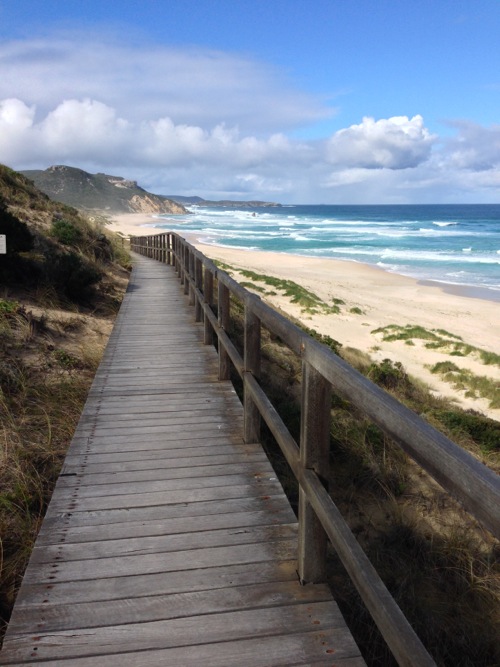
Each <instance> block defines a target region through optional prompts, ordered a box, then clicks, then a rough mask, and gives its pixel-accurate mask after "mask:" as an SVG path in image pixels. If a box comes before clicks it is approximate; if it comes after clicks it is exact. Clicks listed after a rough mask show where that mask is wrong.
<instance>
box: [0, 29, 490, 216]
mask: <svg viewBox="0 0 500 667" xmlns="http://www.w3.org/2000/svg"><path fill="white" fill-rule="evenodd" d="M0 68H1V71H2V77H0V162H4V163H6V164H8V165H9V166H11V167H13V168H17V169H28V168H46V167H48V166H49V165H51V164H61V163H63V164H70V165H73V166H78V167H81V168H83V169H87V170H89V171H106V172H108V173H113V174H116V175H122V176H126V177H128V178H133V179H135V180H138V181H139V182H140V184H141V185H143V186H144V187H146V188H148V189H150V190H152V191H155V192H160V193H164V194H175V193H177V194H184V193H186V194H199V195H202V196H206V197H210V198H219V197H220V198H222V197H233V198H238V197H240V198H248V199H250V198H252V199H253V198H255V199H274V200H278V201H283V202H287V201H288V202H298V203H300V202H309V203H314V202H320V201H321V202H325V203H327V202H338V203H356V202H359V203H363V202H364V203H377V202H401V203H404V202H419V201H420V202H425V201H427V202H440V201H500V189H499V182H500V126H498V125H497V126H492V127H489V128H485V127H481V126H479V125H476V124H473V123H470V122H466V121H461V122H454V123H450V125H451V126H452V128H453V130H454V135H453V136H452V137H450V138H447V139H446V140H441V141H440V140H439V139H438V137H436V136H435V135H433V134H431V133H430V131H429V130H428V128H427V127H426V125H425V123H424V120H423V118H422V116H420V115H418V114H417V115H414V116H413V117H408V116H402V115H401V116H397V115H395V116H393V117H390V118H379V119H374V118H368V117H366V118H363V119H362V120H361V122H360V123H359V124H354V125H351V126H349V127H345V128H342V129H339V130H338V131H336V132H335V133H333V134H332V135H331V136H329V137H328V136H327V137H325V138H324V139H319V140H318V139H316V140H298V139H296V138H295V139H294V138H291V136H288V135H287V133H289V131H290V130H296V129H300V128H301V129H302V130H304V129H305V128H307V127H311V126H312V125H313V124H314V123H315V122H316V121H318V120H320V119H324V118H326V117H328V116H329V115H330V116H331V114H332V109H331V108H328V107H326V106H325V105H323V104H322V103H321V102H320V101H319V100H318V99H316V98H315V97H313V96H310V95H306V94H305V93H302V92H301V91H299V90H296V89H294V87H293V86H292V85H291V83H290V82H289V81H286V80H285V79H284V78H283V75H282V73H280V72H279V71H278V70H275V69H273V68H271V67H268V66H266V65H265V64H263V63H259V62H256V61H254V60H252V59H250V58H245V57H242V56H239V55H234V54H227V53H222V52H217V51H206V50H195V49H173V48H167V47H163V46H162V47H158V46H147V45H146V46H145V45H144V44H141V45H135V46H134V45H133V46H129V45H127V44H125V43H123V44H120V43H118V42H117V41H114V40H109V39H101V40H98V39H96V38H95V37H92V36H88V38H87V39H84V38H83V36H75V35H73V36H72V38H70V37H60V36H59V37H58V36H55V37H54V36H53V37H52V38H51V39H46V40H41V39H40V40H31V41H25V42H10V43H3V44H0ZM2 100H3V101H2ZM301 134H304V132H303V131H302V132H301ZM315 134H316V135H317V133H315Z"/></svg>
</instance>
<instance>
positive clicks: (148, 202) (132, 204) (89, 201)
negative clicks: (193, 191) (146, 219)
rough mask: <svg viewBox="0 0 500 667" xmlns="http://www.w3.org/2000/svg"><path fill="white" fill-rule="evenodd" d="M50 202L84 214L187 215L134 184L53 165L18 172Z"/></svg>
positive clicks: (174, 205)
mask: <svg viewBox="0 0 500 667" xmlns="http://www.w3.org/2000/svg"><path fill="white" fill-rule="evenodd" d="M21 173H22V174H23V175H24V176H26V177H27V178H29V179H30V180H32V181H33V182H34V183H35V185H36V186H37V187H38V188H39V189H40V190H41V191H42V192H44V193H45V194H46V195H48V196H49V197H51V198H52V199H54V200H56V201H59V202H62V203H63V204H68V205H69V206H74V207H75V208H78V209H84V210H87V211H89V210H90V211H94V210H97V211H104V212H108V213H147V214H150V213H160V214H161V213H163V214H164V213H175V214H179V213H181V214H182V213H188V211H187V210H186V208H185V207H184V206H183V205H182V203H179V202H176V201H172V200H171V199H169V198H168V197H164V196H163V195H155V194H152V193H150V192H147V190H144V188H141V187H140V186H139V185H137V182H136V181H131V180H127V179H125V178H122V177H121V176H110V175H108V174H89V173H88V172H86V171H84V170H83V169H78V168H76V167H67V166H65V165H55V166H52V167H49V168H48V169H45V170H41V169H30V170H26V171H22V172H21Z"/></svg>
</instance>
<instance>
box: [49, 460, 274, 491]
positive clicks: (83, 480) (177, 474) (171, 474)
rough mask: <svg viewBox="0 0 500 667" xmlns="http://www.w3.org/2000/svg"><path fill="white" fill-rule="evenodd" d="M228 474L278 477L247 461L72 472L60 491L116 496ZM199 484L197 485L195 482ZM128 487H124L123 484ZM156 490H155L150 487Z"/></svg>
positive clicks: (63, 479) (266, 465)
mask: <svg viewBox="0 0 500 667" xmlns="http://www.w3.org/2000/svg"><path fill="white" fill-rule="evenodd" d="M228 475H251V476H254V477H260V478H262V477H264V475H266V476H267V477H269V476H272V477H275V475H274V472H273V469H272V468H271V464H270V463H269V462H268V461H258V462H256V463H250V462H249V461H245V462H243V463H226V464H224V465H209V464H207V465H204V466H193V467H192V468H189V467H187V466H186V467H183V468H179V467H164V468H156V469H153V470H133V471H131V472H103V473H97V472H96V473H95V474H90V473H89V471H88V470H86V471H85V473H84V474H81V475H77V474H71V473H67V472H65V473H63V476H62V477H61V478H60V479H59V486H58V489H69V490H73V489H74V488H76V487H78V488H80V489H81V491H82V493H81V494H80V497H82V494H84V493H85V492H88V495H92V496H94V495H101V493H102V491H101V492H99V488H100V487H105V488H104V494H105V495H107V494H108V493H113V489H114V490H115V491H116V492H117V493H123V490H122V489H124V488H125V489H128V490H129V489H130V486H129V485H130V484H132V485H133V484H135V483H136V482H149V483H162V482H163V484H162V487H161V488H164V487H165V484H164V482H165V481H166V480H171V479H183V478H187V479H189V480H190V481H192V482H194V480H195V478H197V477H202V478H205V477H208V478H210V477H215V476H228ZM194 483H195V484H196V482H194ZM125 484H126V485H127V486H126V487H124V486H123V485H125ZM149 490H151V491H153V490H154V487H151V486H150V488H149Z"/></svg>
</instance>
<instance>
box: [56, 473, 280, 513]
mask: <svg viewBox="0 0 500 667" xmlns="http://www.w3.org/2000/svg"><path fill="white" fill-rule="evenodd" d="M255 470H256V472H255V473H252V474H251V475H250V476H247V475H244V474H237V475H216V476H213V477H209V476H208V475H203V476H201V477H196V479H195V480H192V479H189V478H187V479H186V478H185V477H181V478H177V479H175V478H173V479H169V480H168V484H167V480H165V481H164V480H155V481H148V482H134V483H133V484H131V483H128V484H110V485H109V486H106V485H104V484H99V485H97V486H80V487H68V486H65V485H62V484H61V486H60V487H58V492H57V495H56V498H55V499H54V503H56V504H63V503H64V504H67V502H68V501H69V500H70V499H73V498H77V499H78V502H80V503H85V502H86V501H87V500H90V501H92V500H96V501H97V502H98V499H99V498H102V497H105V498H107V499H112V498H114V497H115V496H118V497H121V496H133V495H134V496H135V495H137V494H140V495H142V494H155V493H157V492H158V493H162V492H164V491H166V489H168V491H166V492H168V493H171V492H175V491H183V490H188V491H193V490H196V491H197V490H203V489H209V488H213V487H216V488H217V487H224V486H230V487H233V486H242V487H246V488H247V489H249V490H250V491H253V492H254V493H256V494H258V493H260V489H261V488H263V486H261V485H266V487H265V488H266V489H269V488H270V487H271V488H273V487H272V484H273V483H276V484H275V487H274V489H275V492H276V490H279V488H280V487H279V482H277V478H276V477H275V476H272V477H269V473H268V474H267V475H264V474H263V473H262V472H261V468H258V467H257V468H255Z"/></svg>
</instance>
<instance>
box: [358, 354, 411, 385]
mask: <svg viewBox="0 0 500 667" xmlns="http://www.w3.org/2000/svg"><path fill="white" fill-rule="evenodd" d="M368 377H369V378H370V380H372V381H373V382H375V384H378V385H379V386H380V387H384V388H385V389H390V390H392V391H394V390H396V389H397V390H401V391H406V390H407V389H408V387H409V386H410V385H411V382H410V378H409V377H408V374H407V373H406V371H405V369H404V368H403V364H402V363H401V362H399V361H392V360H391V359H384V360H383V361H381V362H380V363H379V364H377V363H373V364H372V365H371V366H370V368H369V370H368Z"/></svg>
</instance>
